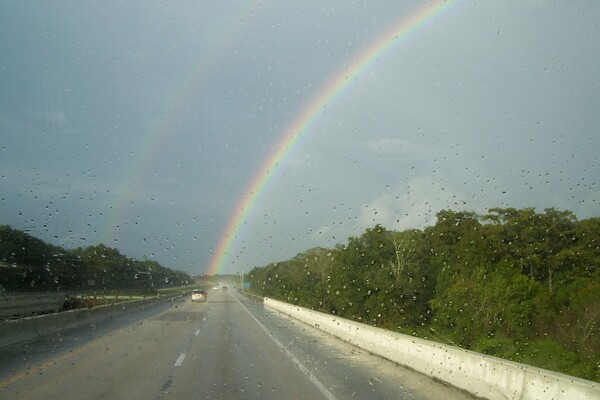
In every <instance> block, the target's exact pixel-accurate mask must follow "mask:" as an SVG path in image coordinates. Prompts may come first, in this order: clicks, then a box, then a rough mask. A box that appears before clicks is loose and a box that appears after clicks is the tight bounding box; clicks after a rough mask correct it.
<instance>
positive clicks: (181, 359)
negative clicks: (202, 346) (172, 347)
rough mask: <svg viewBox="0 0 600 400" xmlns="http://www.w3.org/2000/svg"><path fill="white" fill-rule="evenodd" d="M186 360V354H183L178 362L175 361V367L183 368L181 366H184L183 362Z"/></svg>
mask: <svg viewBox="0 0 600 400" xmlns="http://www.w3.org/2000/svg"><path fill="white" fill-rule="evenodd" d="M184 359H185V353H181V355H180V356H179V358H178V359H177V361H175V366H176V367H181V364H183V360H184Z"/></svg>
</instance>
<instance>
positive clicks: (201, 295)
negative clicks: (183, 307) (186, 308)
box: [192, 289, 208, 302]
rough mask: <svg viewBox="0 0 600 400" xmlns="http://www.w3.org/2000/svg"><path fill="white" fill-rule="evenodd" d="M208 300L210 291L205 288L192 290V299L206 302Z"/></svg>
mask: <svg viewBox="0 0 600 400" xmlns="http://www.w3.org/2000/svg"><path fill="white" fill-rule="evenodd" d="M206 300H208V293H206V292H205V291H204V290H200V289H194V290H193V291H192V301H200V302H204V301H206Z"/></svg>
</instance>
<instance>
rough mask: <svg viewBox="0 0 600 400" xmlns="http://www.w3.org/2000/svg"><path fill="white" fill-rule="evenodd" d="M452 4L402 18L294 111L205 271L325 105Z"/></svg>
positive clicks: (220, 259) (218, 265) (223, 258)
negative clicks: (293, 117)
mask: <svg viewBox="0 0 600 400" xmlns="http://www.w3.org/2000/svg"><path fill="white" fill-rule="evenodd" d="M455 3H456V1H436V2H434V3H432V4H429V5H427V6H426V7H423V8H421V9H419V10H417V12H415V13H413V14H412V15H411V16H409V17H408V18H403V19H402V20H401V21H400V22H399V23H398V24H396V25H394V26H393V28H392V29H390V30H389V31H388V32H387V33H385V34H384V35H382V36H381V37H380V38H379V39H378V40H376V41H375V42H374V43H373V44H372V45H371V46H370V47H369V48H367V49H366V50H365V51H363V52H362V53H361V54H359V56H358V57H357V58H356V59H355V61H354V62H353V63H352V64H351V65H349V66H345V67H344V68H343V69H342V70H341V71H340V73H339V74H337V75H336V76H335V78H334V79H333V80H331V82H330V83H329V84H327V85H325V86H324V87H323V88H322V89H321V91H320V92H319V93H318V94H317V95H316V96H315V97H314V98H313V100H312V101H311V102H310V103H309V105H308V106H307V107H305V108H304V109H303V110H302V111H301V112H300V114H298V116H297V117H296V119H295V120H294V121H293V122H292V124H291V125H290V126H289V128H288V129H287V130H286V131H285V134H284V135H282V136H281V138H280V139H279V141H278V143H277V144H276V146H275V149H276V151H274V152H273V155H272V156H270V157H269V158H267V159H266V160H265V161H264V162H263V163H262V165H261V166H260V168H259V169H258V171H257V173H256V174H255V175H254V178H252V181H251V182H250V183H249V184H248V186H247V189H246V191H245V192H244V193H245V194H244V196H243V197H242V200H241V202H240V203H239V204H238V205H236V207H235V210H234V212H233V214H232V215H231V217H230V219H229V222H228V224H227V226H226V227H225V229H224V231H223V233H222V235H221V239H220V240H219V241H218V243H217V247H216V249H215V252H214V254H213V257H212V259H211V262H210V264H209V267H208V270H207V274H209V275H214V274H217V273H219V271H221V269H222V268H223V267H224V265H225V264H226V262H227V260H228V257H229V255H230V253H231V249H232V247H233V244H234V243H235V240H236V238H237V237H238V236H239V234H240V231H241V229H242V227H243V226H244V225H245V222H246V220H247V219H248V216H249V215H250V212H251V211H252V210H253V208H254V206H255V204H256V201H257V200H258V198H259V196H260V194H261V193H262V191H263V190H264V189H265V187H266V186H267V184H268V183H269V181H270V180H271V178H272V177H273V176H274V174H275V171H276V170H277V167H278V165H279V163H280V161H281V160H283V159H284V158H285V157H286V155H288V154H289V153H290V151H291V150H292V148H293V147H294V145H295V144H296V143H297V142H298V140H299V139H300V137H302V135H303V134H305V133H306V132H307V131H309V130H310V128H311V127H312V126H313V124H314V123H315V121H316V120H317V119H318V118H319V117H320V116H321V115H322V114H323V111H324V110H325V109H326V108H327V106H329V105H330V104H331V103H332V102H334V101H335V100H336V99H337V98H338V97H339V96H340V94H341V93H342V92H343V91H344V90H345V89H347V88H348V87H349V86H350V85H351V84H352V83H353V82H355V80H356V78H358V77H359V76H360V75H361V74H362V73H363V72H364V71H366V70H367V69H368V68H369V67H370V66H371V65H373V64H374V63H375V62H376V61H377V60H379V58H380V57H381V56H383V55H384V54H385V53H386V52H388V51H389V50H390V49H391V48H393V47H394V46H395V45H397V44H398V43H400V42H402V41H403V40H404V39H405V38H406V37H408V36H409V35H411V34H412V33H414V32H416V31H418V30H419V29H420V28H422V27H423V26H424V25H425V24H426V23H427V22H429V21H431V20H433V19H434V18H435V17H436V16H439V15H441V14H442V13H443V12H444V11H445V10H447V9H449V8H450V6H451V5H453V4H455Z"/></svg>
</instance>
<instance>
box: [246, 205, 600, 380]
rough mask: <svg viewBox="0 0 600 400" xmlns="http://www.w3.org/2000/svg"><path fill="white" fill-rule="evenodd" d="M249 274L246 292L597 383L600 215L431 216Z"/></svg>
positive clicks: (510, 211)
mask: <svg viewBox="0 0 600 400" xmlns="http://www.w3.org/2000/svg"><path fill="white" fill-rule="evenodd" d="M436 216H437V220H436V223H435V224H434V225H433V226H429V227H427V228H425V229H422V230H420V229H408V230H405V231H401V232H397V231H392V230H388V229H386V228H384V227H383V226H381V225H376V226H375V227H373V228H369V229H367V230H366V231H365V232H364V233H363V234H362V235H360V236H358V237H350V238H349V239H348V241H347V243H346V244H339V245H337V246H335V248H333V249H327V248H321V247H319V248H314V249H310V250H307V251H305V252H303V253H300V254H298V255H296V256H295V257H293V258H292V259H290V260H287V261H282V262H277V263H272V264H269V265H267V266H264V267H257V268H254V269H253V270H252V271H251V272H250V273H249V274H248V277H247V278H246V279H247V281H249V282H250V283H251V287H252V289H253V290H254V291H255V292H256V293H257V294H260V295H263V296H268V297H272V298H276V299H280V300H282V301H286V302H289V303H293V304H298V305H301V306H304V307H308V308H311V309H315V310H319V311H323V312H327V313H331V314H335V315H339V316H341V317H345V318H349V319H353V320H356V321H360V322H364V323H366V324H369V325H373V326H377V327H381V328H385V329H388V330H394V331H399V332H402V333H407V334H410V335H415V336H419V337H423V338H427V339H431V340H436V341H441V342H444V343H450V344H454V345H457V346H461V347H463V348H467V349H471V350H475V351H478V352H482V353H485V354H490V355H495V356H498V357H503V358H506V359H510V360H514V361H518V362H524V363H527V364H530V365H535V366H538V367H541V368H546V369H550V370H555V371H559V372H563V373H567V374H570V375H574V376H578V377H583V378H585V379H589V380H594V381H600V365H599V363H598V360H599V359H600V332H599V329H600V268H599V266H600V218H590V219H585V220H581V221H578V220H577V218H576V216H575V215H574V214H573V213H572V212H570V211H560V210H557V209H554V208H548V209H545V210H544V212H543V213H538V212H536V211H535V209H533V208H524V209H515V208H492V209H489V210H488V212H487V213H486V214H477V213H474V212H466V211H452V210H442V211H440V212H438V213H437V215H436Z"/></svg>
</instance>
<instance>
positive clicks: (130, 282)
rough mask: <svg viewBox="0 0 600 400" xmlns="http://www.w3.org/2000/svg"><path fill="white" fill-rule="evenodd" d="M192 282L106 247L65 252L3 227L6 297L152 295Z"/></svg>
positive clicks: (0, 249)
mask: <svg viewBox="0 0 600 400" xmlns="http://www.w3.org/2000/svg"><path fill="white" fill-rule="evenodd" d="M193 282H194V280H193V278H192V277H191V276H190V275H188V274H187V273H185V272H183V271H177V270H173V269H170V268H167V267H164V266H162V265H160V264H159V263H158V262H156V261H153V260H145V259H144V260H136V259H132V258H129V257H127V256H125V255H123V254H121V253H120V252H119V250H117V249H114V248H111V247H108V246H105V245H103V244H99V245H95V246H89V247H78V248H75V249H65V248H63V247H61V246H55V245H52V244H50V243H47V242H45V241H43V240H41V239H38V238H36V237H34V236H32V235H30V234H28V233H26V232H23V231H20V230H17V229H13V228H11V227H10V226H0V285H1V286H2V288H3V290H4V291H6V292H24V291H73V290H88V289H89V290H98V291H106V290H118V289H140V290H152V289H159V288H165V287H171V286H174V287H176V286H183V285H187V284H191V283H193Z"/></svg>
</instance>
